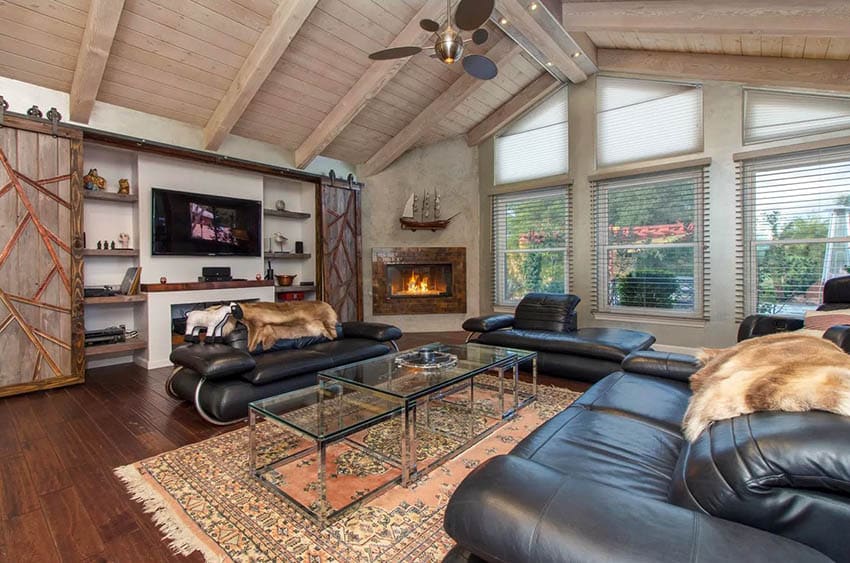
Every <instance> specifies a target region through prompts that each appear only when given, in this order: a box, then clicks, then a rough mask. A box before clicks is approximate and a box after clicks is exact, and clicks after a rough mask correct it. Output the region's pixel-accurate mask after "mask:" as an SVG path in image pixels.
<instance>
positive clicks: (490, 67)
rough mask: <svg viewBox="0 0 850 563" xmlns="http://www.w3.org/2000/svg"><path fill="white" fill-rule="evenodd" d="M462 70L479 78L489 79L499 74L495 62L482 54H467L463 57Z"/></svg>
mask: <svg viewBox="0 0 850 563" xmlns="http://www.w3.org/2000/svg"><path fill="white" fill-rule="evenodd" d="M463 70H465V71H466V72H468V73H469V74H470V75H472V76H474V77H475V78H478V79H479V80H491V79H493V78H496V75H497V74H499V69H498V68H497V67H496V63H494V62H493V61H491V60H490V59H488V58H487V57H485V56H483V55H469V56H468V57H464V58H463Z"/></svg>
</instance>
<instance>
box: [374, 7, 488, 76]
mask: <svg viewBox="0 0 850 563" xmlns="http://www.w3.org/2000/svg"><path fill="white" fill-rule="evenodd" d="M494 3H495V2H494V0H460V3H459V4H458V7H457V10H456V11H455V17H454V26H452V17H451V0H446V23H445V25H444V26H441V25H440V24H439V23H437V22H435V21H434V20H429V19H425V20H422V21H420V22H419V26H420V27H421V28H422V29H424V30H425V31H430V32H433V33H436V34H437V40H436V41H435V42H434V54H433V55H431V56H432V57H433V58H435V59H439V60H441V61H443V62H444V63H446V64H452V63H454V62H456V61H458V60H461V61H462V62H461V64H463V70H465V71H466V72H467V73H468V74H470V75H472V76H474V77H475V78H478V79H480V80H490V79H492V78H495V77H496V75H497V74H499V69H498V68H497V67H496V63H494V62H493V61H492V60H490V59H488V58H487V57H485V56H484V55H467V56H465V57H463V44H464V43H466V42H468V41H472V42H473V43H475V44H476V45H481V44H483V43H484V42H486V41H487V38H488V37H489V35H490V34H489V33H488V32H487V30H486V29H484V28H482V27H481V26H482V25H484V23H485V22H486V21H487V19H488V18H489V17H490V14H491V13H492V12H493V5H494ZM461 31H472V37H471V38H469V39H464V38H463V37H462V36H461V33H460V32H461ZM420 52H422V48H421V47H415V46H410V47H393V48H391V49H384V50H382V51H377V52H375V53H372V54H371V55H369V58H370V59H373V60H376V61H385V60H389V59H402V58H404V57H411V56H413V55H416V54H417V53H420ZM461 57H463V58H462V59H461Z"/></svg>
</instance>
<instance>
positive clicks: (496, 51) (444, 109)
mask: <svg viewBox="0 0 850 563" xmlns="http://www.w3.org/2000/svg"><path fill="white" fill-rule="evenodd" d="M521 50H522V47H520V46H519V45H517V44H516V43H515V42H514V41H513V40H512V39H510V38H509V37H503V38H502V39H500V40H499V42H498V43H496V44H495V45H494V46H493V47H491V48H490V50H489V51H487V56H488V57H490V58H491V59H492V60H493V62H495V63H496V65H502V64H505V63H507V61H508V60H509V59H510V58H511V57H513V56H515V55H516V54H518V53H519V52H520V51H521ZM485 83H486V81H484V80H478V79H477V78H474V77H472V76H470V75H469V74H463V75H461V76H460V77H459V78H458V79H457V80H455V81H454V82H453V83H452V85H451V86H449V88H448V89H447V90H446V91H445V92H443V93H442V94H440V96H439V97H438V98H437V99H436V100H434V101H433V102H431V103H430V104H429V105H428V107H426V108H425V109H424V110H422V113H420V114H419V115H417V116H416V117H415V118H413V121H411V122H410V123H408V124H407V125H406V126H405V127H404V129H402V130H401V131H399V133H398V134H397V135H396V136H395V137H393V138H392V139H390V140H389V142H387V143H386V144H385V145H384V146H383V147H381V148H380V149H379V150H378V152H376V153H375V154H374V155H372V158H370V159H369V160H368V161H367V162H366V163H365V164H363V165H362V166H361V167H360V170H359V172H360V175H361V176H372V175H373V174H377V173H378V172H380V171H382V170H383V169H384V168H386V167H387V166H389V165H390V164H392V163H393V162H394V161H395V160H396V159H397V158H398V157H400V156H401V155H402V154H404V153H405V152H406V151H407V150H408V149H409V148H410V147H412V146H413V145H414V144H415V143H416V141H418V140H419V139H420V138H421V137H422V135H424V134H426V133H427V132H428V131H429V130H430V129H431V128H432V127H435V126H436V125H437V124H438V123H439V122H440V120H441V119H442V118H443V117H445V115H446V114H447V113H449V112H450V111H451V110H452V109H453V108H454V107H455V106H456V105H457V104H459V103H460V102H461V101H463V100H464V99H466V98H467V97H469V96H470V95H471V94H472V93H473V92H475V90H477V89H478V88H480V87H481V86H482V85H483V84H485Z"/></svg>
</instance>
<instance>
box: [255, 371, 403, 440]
mask: <svg viewBox="0 0 850 563" xmlns="http://www.w3.org/2000/svg"><path fill="white" fill-rule="evenodd" d="M401 407H402V403H401V401H399V400H397V399H393V398H392V397H388V396H386V395H381V394H378V393H375V392H371V391H369V390H364V389H363V388H360V387H355V386H350V385H346V384H345V383H341V382H337V381H325V382H320V383H319V385H314V386H312V387H307V388H305V389H299V390H297V391H290V392H289V393H284V394H282V395H277V396H275V397H269V398H267V399H262V400H259V401H254V402H252V403H250V405H249V408H250V409H252V410H253V411H256V412H258V413H260V414H261V415H262V416H264V417H266V418H268V419H272V420H275V421H277V422H279V423H281V424H283V425H285V426H288V427H290V428H292V429H294V430H297V431H300V432H301V433H303V434H306V435H308V436H310V437H311V438H314V439H317V440H330V439H333V438H334V437H336V436H340V435H343V434H348V433H351V432H355V431H357V430H358V429H360V428H365V427H367V426H370V425H371V424H373V423H375V422H376V421H378V420H380V419H382V418H385V417H388V416H390V415H392V414H394V413H396V412H400V411H401Z"/></svg>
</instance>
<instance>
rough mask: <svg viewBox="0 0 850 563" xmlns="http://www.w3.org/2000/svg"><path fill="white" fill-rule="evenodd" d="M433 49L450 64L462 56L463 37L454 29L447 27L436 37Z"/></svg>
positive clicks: (442, 59)
mask: <svg viewBox="0 0 850 563" xmlns="http://www.w3.org/2000/svg"><path fill="white" fill-rule="evenodd" d="M434 51H435V52H436V53H437V56H438V57H439V58H440V60H441V61H443V62H444V63H446V64H452V63H453V62H455V61H457V60H458V59H460V58H461V56H463V38H461V36H460V34H459V33H458V32H456V31H455V30H453V29H451V28H449V29H447V30H446V31H444V32H443V33H441V34H440V36H439V37H437V42H436V43H434Z"/></svg>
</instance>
